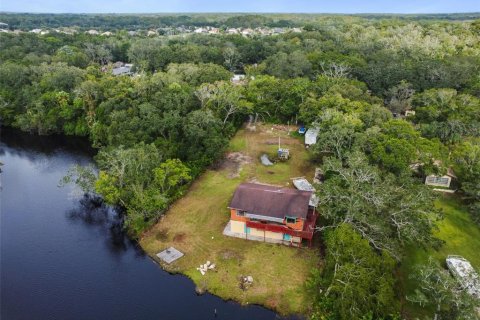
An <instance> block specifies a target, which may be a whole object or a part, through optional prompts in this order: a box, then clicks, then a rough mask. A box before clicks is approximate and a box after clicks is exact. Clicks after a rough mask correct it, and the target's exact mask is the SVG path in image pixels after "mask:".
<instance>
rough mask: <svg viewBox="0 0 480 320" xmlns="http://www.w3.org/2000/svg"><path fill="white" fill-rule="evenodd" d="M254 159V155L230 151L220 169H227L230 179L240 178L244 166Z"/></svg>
mask: <svg viewBox="0 0 480 320" xmlns="http://www.w3.org/2000/svg"><path fill="white" fill-rule="evenodd" d="M252 161H253V159H252V157H250V156H247V155H245V154H243V153H241V152H230V153H227V155H226V156H225V160H224V161H223V163H222V164H221V165H220V170H226V171H227V172H228V177H229V178H230V179H233V178H238V177H239V176H240V170H241V169H242V166H243V165H245V164H248V163H251V162H252Z"/></svg>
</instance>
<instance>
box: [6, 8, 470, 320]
mask: <svg viewBox="0 0 480 320" xmlns="http://www.w3.org/2000/svg"><path fill="white" fill-rule="evenodd" d="M251 17H252V19H253V20H255V19H257V18H258V17H255V16H251ZM235 19H236V18H235V17H232V20H235ZM258 19H259V20H262V19H263V18H258ZM329 19H332V20H331V21H334V23H332V24H328V25H326V24H323V25H322V24H316V25H315V24H312V25H309V26H308V27H306V29H307V31H304V32H302V33H286V34H282V35H277V36H272V37H243V36H239V35H215V36H214V35H192V36H189V37H157V38H147V37H144V38H142V37H140V38H132V37H129V36H128V35H127V34H125V33H119V34H117V35H116V36H112V37H108V38H107V37H101V36H91V35H86V34H78V35H65V34H57V33H51V34H48V35H43V36H39V35H33V34H18V35H13V34H1V35H0V46H1V47H0V49H1V50H0V62H1V64H0V116H1V118H2V123H3V124H4V125H9V126H14V127H18V128H21V129H22V130H25V131H30V132H34V133H38V134H50V133H64V134H66V135H76V136H86V137H88V138H89V139H90V140H91V142H92V145H93V146H95V147H96V148H98V150H99V151H98V155H97V156H96V163H97V166H98V168H99V173H98V175H96V174H94V173H93V171H92V170H89V169H88V168H81V167H78V168H76V169H75V170H73V171H72V172H71V173H70V175H69V176H67V178H66V182H68V181H72V180H73V181H75V182H77V183H78V184H79V185H80V186H82V187H83V188H84V190H86V191H93V192H96V193H98V194H100V195H101V196H102V197H103V198H104V200H105V201H106V202H108V203H110V204H117V205H121V206H122V207H123V208H125V210H126V226H127V228H128V230H129V232H130V234H131V235H132V236H138V235H139V234H141V233H142V232H143V231H144V230H145V229H146V228H148V226H149V225H151V223H152V222H154V221H155V220H156V219H157V218H158V217H159V216H160V215H161V214H163V213H164V212H165V210H166V209H167V208H168V206H169V205H170V204H171V203H172V201H174V200H175V199H177V198H178V197H180V196H181V195H182V193H183V192H184V191H185V189H186V188H187V187H188V184H189V182H190V181H192V180H193V179H195V177H197V176H198V175H199V174H200V173H201V172H202V171H203V170H204V169H205V168H206V167H208V166H210V165H211V164H213V163H215V161H217V160H218V159H219V158H221V157H222V155H223V152H224V150H225V148H226V146H227V145H228V140H229V138H230V137H231V136H232V135H233V134H234V133H235V131H236V130H237V129H238V127H239V126H240V125H241V124H242V123H243V122H244V121H245V119H246V118H247V116H248V115H251V114H257V115H258V118H259V119H262V120H264V121H267V122H281V123H287V122H290V123H293V122H297V123H301V124H305V125H307V126H308V127H312V126H319V127H320V132H319V135H318V139H317V144H316V145H315V146H314V147H313V148H311V157H312V161H315V162H317V163H318V165H319V166H320V167H321V168H322V169H323V171H324V175H325V182H324V183H323V184H322V185H321V186H319V194H318V197H319V200H320V210H321V212H322V219H323V220H322V224H321V226H322V227H321V228H322V234H324V235H325V236H324V242H325V245H326V251H325V266H324V268H323V270H321V271H320V270H317V272H315V274H314V275H312V277H311V279H310V281H309V288H311V292H312V293H311V294H312V300H313V301H312V317H313V318H319V319H362V318H363V319H373V318H375V319H377V318H383V319H393V318H395V317H397V316H398V314H399V312H400V303H399V299H400V297H399V296H398V295H397V294H396V288H397V284H396V275H395V272H396V271H397V269H396V268H397V266H398V264H399V263H401V262H402V260H403V259H404V253H405V248H406V247H407V246H409V245H415V246H418V247H436V246H438V245H441V244H440V243H439V242H438V240H437V239H435V238H434V237H433V235H432V229H434V228H435V222H436V221H437V220H438V219H440V218H441V214H440V213H439V212H438V211H437V210H436V209H435V206H434V205H433V201H434V199H435V197H434V195H433V194H432V191H431V190H430V189H429V188H427V187H426V186H425V185H424V184H423V179H424V178H425V176H426V175H429V174H435V175H442V174H445V173H446V172H447V170H448V169H449V168H451V169H453V170H454V172H455V174H456V175H457V177H458V187H459V190H460V193H461V195H462V200H463V201H464V202H465V204H466V205H468V206H469V208H470V209H471V212H472V214H473V216H474V217H476V218H477V219H478V217H479V216H478V213H479V212H480V210H479V203H480V185H479V181H480V129H479V128H480V77H479V66H480V63H479V62H480V60H479V57H480V45H479V43H480V42H479V41H478V31H479V30H480V24H479V22H478V21H476V22H464V23H461V24H458V23H445V22H442V23H433V24H428V25H426V24H422V23H413V22H398V21H383V20H379V21H376V22H362V21H364V20H362V19H359V18H351V17H347V18H345V17H339V18H335V17H330V18H329ZM352 19H353V20H352ZM352 21H354V22H355V23H351V22H352ZM232 23H234V22H232ZM235 23H237V22H235ZM238 23H240V22H238ZM362 23H363V24H362ZM118 60H121V61H125V62H131V63H133V64H134V72H135V75H134V76H117V77H116V76H113V75H112V73H111V70H112V67H113V65H112V63H113V62H116V61H118ZM234 72H242V73H245V74H246V77H245V80H244V81H243V82H242V83H241V84H233V83H232V82H231V81H230V78H231V77H232V76H233V73H234ZM407 111H408V112H409V114H410V115H409V116H407V117H406V118H405V115H406V114H408V113H407ZM412 111H415V114H412ZM434 267H436V266H434ZM421 280H422V281H429V279H421ZM419 281H420V280H419ZM449 290H450V289H449ZM419 292H420V291H419ZM448 292H450V291H448ZM448 292H447V293H448ZM447 293H445V294H447ZM427 296H428V293H424V299H423V300H422V303H423V304H425V305H429V306H430V305H432V306H433V304H434V303H433V302H432V301H431V300H428V299H427ZM473 305H474V304H473V303H472V302H471V301H469V300H467V299H466V298H465V297H463V296H459V295H456V296H453V295H452V294H450V295H449V298H448V299H445V301H444V302H442V306H441V310H440V311H441V315H443V316H444V317H447V318H449V319H455V318H458V319H463V318H465V317H467V316H470V315H471V313H470V314H467V313H468V312H470V311H472V310H473V309H472V308H473V307H472V306H473Z"/></svg>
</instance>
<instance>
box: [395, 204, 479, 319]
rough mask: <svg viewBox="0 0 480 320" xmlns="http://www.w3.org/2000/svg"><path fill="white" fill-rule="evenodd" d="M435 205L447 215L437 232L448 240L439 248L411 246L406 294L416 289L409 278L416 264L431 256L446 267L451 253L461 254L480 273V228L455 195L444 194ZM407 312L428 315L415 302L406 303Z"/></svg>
mask: <svg viewBox="0 0 480 320" xmlns="http://www.w3.org/2000/svg"><path fill="white" fill-rule="evenodd" d="M435 204H436V206H437V207H438V208H440V209H441V210H442V211H443V213H444V215H445V218H444V220H442V221H440V222H439V223H438V230H437V231H436V232H435V235H436V236H437V237H438V238H439V239H441V240H443V241H445V243H444V244H443V246H442V247H441V248H440V249H438V250H433V249H429V250H423V249H419V248H417V247H410V248H408V250H407V256H406V258H405V259H404V263H403V264H402V266H401V268H400V279H401V281H402V284H403V293H404V294H403V295H405V294H409V293H411V292H413V290H414V289H415V285H416V284H415V283H414V282H413V281H412V280H410V279H408V275H409V274H411V273H412V272H413V270H414V267H415V265H418V264H425V263H426V262H427V260H428V258H429V257H430V256H432V257H434V258H435V259H436V260H438V261H439V262H440V263H441V264H442V265H443V266H445V258H446V257H447V256H448V255H460V256H463V257H464V258H466V259H467V260H469V261H470V263H471V264H472V266H473V267H474V268H475V269H476V270H477V272H478V271H480V228H479V227H478V226H477V225H476V224H475V223H474V222H473V221H472V219H471V218H470V216H469V214H468V212H467V210H466V209H465V208H464V207H463V206H462V205H461V204H460V203H459V201H458V200H457V199H455V198H454V197H453V196H450V197H449V196H442V197H441V198H440V199H439V200H437V201H436V203H435ZM405 312H406V314H407V315H409V316H411V317H412V316H416V315H423V314H425V310H421V309H420V308H419V307H418V306H417V305H413V304H411V303H406V304H405Z"/></svg>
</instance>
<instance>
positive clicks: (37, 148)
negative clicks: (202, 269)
mask: <svg viewBox="0 0 480 320" xmlns="http://www.w3.org/2000/svg"><path fill="white" fill-rule="evenodd" d="M1 138H2V140H1V143H0V161H1V162H2V163H3V164H4V165H3V166H2V170H3V172H2V173H1V176H0V177H1V181H2V187H3V189H2V190H1V194H0V195H1V209H2V210H1V212H0V227H1V232H0V237H1V238H0V244H1V250H0V255H1V259H0V261H1V269H0V276H1V284H2V285H1V286H0V291H1V292H0V304H1V306H2V307H1V310H0V318H2V319H73V320H75V319H116V320H118V319H192V318H195V319H212V318H213V317H214V311H215V310H216V311H217V318H219V319H238V320H240V319H261V320H263V319H264V320H271V319H274V318H276V317H277V315H276V314H275V313H274V312H272V311H270V310H267V309H265V308H262V307H260V306H249V307H243V306H241V305H239V304H237V303H233V302H231V301H224V300H222V299H220V298H218V297H216V296H213V295H210V294H205V295H202V296H197V295H196V294H195V285H194V284H193V282H192V281H191V280H190V279H188V278H187V277H184V276H179V275H171V274H169V273H167V272H164V271H162V270H161V269H159V268H158V266H157V265H156V264H155V263H153V262H152V260H151V259H150V258H149V257H148V256H147V255H146V254H145V252H144V251H143V250H142V249H141V248H140V247H139V246H138V244H137V243H136V242H133V241H131V240H130V239H128V237H126V235H125V234H124V232H123V230H122V226H121V221H120V219H119V216H118V214H117V213H116V212H115V211H114V210H112V209H111V208H108V207H106V206H98V205H92V203H90V202H89V201H88V199H87V200H85V199H84V198H81V197H80V198H78V195H77V194H76V193H75V192H72V189H71V188H70V187H66V188H59V187H58V183H59V181H60V179H61V178H62V177H63V176H64V175H65V174H66V172H67V170H68V169H69V168H70V167H71V166H72V165H73V164H81V165H87V164H91V163H92V155H93V154H94V153H93V154H92V152H91V151H92V150H91V149H90V148H88V143H87V148H86V149H85V148H84V147H85V144H84V142H85V141H84V139H75V138H72V139H71V138H69V137H62V136H55V137H39V136H34V135H29V134H25V133H22V132H20V131H17V130H8V129H7V130H5V129H4V128H2V137H1ZM82 141H83V142H82Z"/></svg>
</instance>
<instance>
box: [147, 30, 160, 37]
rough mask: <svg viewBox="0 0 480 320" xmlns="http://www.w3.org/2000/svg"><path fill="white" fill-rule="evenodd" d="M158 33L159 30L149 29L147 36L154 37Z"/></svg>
mask: <svg viewBox="0 0 480 320" xmlns="http://www.w3.org/2000/svg"><path fill="white" fill-rule="evenodd" d="M156 35H158V32H157V31H155V30H148V31H147V36H148V37H153V36H156Z"/></svg>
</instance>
